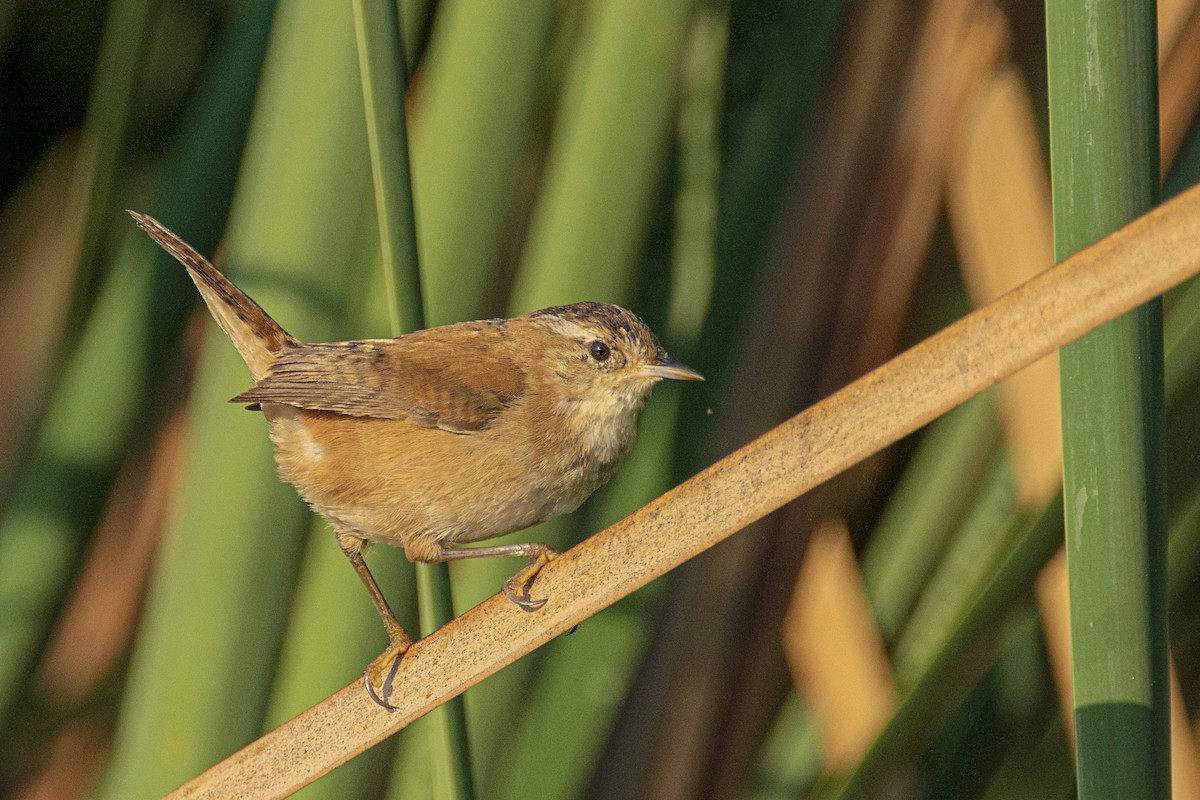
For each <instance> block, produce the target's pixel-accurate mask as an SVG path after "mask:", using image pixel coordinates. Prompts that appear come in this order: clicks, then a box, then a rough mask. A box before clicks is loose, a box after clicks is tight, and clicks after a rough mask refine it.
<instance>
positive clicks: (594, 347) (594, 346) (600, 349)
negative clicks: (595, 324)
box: [588, 341, 610, 361]
mask: <svg viewBox="0 0 1200 800" xmlns="http://www.w3.org/2000/svg"><path fill="white" fill-rule="evenodd" d="M588 352H589V353H591V354H592V358H594V359H596V360H597V361H607V360H608V356H609V355H610V353H609V350H608V345H606V344H605V343H604V342H599V341H596V342H592V343H591V344H589V345H588Z"/></svg>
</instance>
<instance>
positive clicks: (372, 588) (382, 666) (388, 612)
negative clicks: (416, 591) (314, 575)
mask: <svg viewBox="0 0 1200 800" xmlns="http://www.w3.org/2000/svg"><path fill="white" fill-rule="evenodd" d="M334 533H335V534H336V535H337V540H338V544H339V545H341V548H342V552H343V553H345V554H346V557H347V558H348V559H350V566H352V567H354V571H355V572H357V573H358V577H359V579H360V580H362V582H363V585H364V586H366V587H367V593H368V594H369V595H370V596H371V602H372V603H374V604H375V610H376V611H378V612H379V618H380V619H382V620H383V627H384V629H385V630H386V631H387V635H388V639H389V640H390V642H391V643H390V644H389V645H388V648H387V650H384V651H383V654H382V655H380V656H379V658H377V659H375V660H374V661H372V662H371V663H370V664H369V665H368V666H367V669H366V671H365V672H364V673H363V684H364V685H365V686H366V689H367V694H368V695H370V696H371V699H372V700H374V701H375V702H376V703H378V704H379V705H380V706H382V707H383V708H385V709H387V710H388V711H392V712H394V711H395V710H396V707H395V706H394V705H392V704H391V703H390V702H389V700H390V698H391V695H392V681H393V680H395V678H396V670H398V669H399V668H400V660H401V659H402V658H404V654H405V653H406V652H408V648H409V647H411V646H412V639H410V638H409V637H408V634H407V633H405V631H404V628H403V626H401V625H400V622H399V621H398V620H397V619H396V615H395V614H394V613H393V612H392V608H391V606H389V605H388V602H387V598H386V597H384V596H383V592H382V591H380V589H379V584H378V583H376V582H375V577H374V576H373V575H372V574H371V570H369V569H367V562H366V561H364V560H363V556H362V549H363V545H364V544H366V542H365V541H364V540H363V539H362V538H361V537H359V536H355V535H354V534H351V533H347V532H346V531H342V530H335V531H334Z"/></svg>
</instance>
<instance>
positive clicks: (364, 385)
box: [129, 211, 703, 710]
mask: <svg viewBox="0 0 1200 800" xmlns="http://www.w3.org/2000/svg"><path fill="white" fill-rule="evenodd" d="M129 213H130V214H131V215H132V216H133V218H134V220H135V221H136V222H137V224H138V225H139V226H140V227H141V228H142V230H144V231H145V232H146V233H148V234H149V235H150V237H151V238H153V239H154V241H156V242H158V244H159V245H161V246H162V247H163V249H165V250H166V251H167V252H168V253H170V254H171V255H173V256H174V257H175V258H176V259H178V260H179V262H180V263H181V264H183V266H184V267H186V268H187V271H188V274H189V275H191V278H192V280H193V281H194V282H195V284H196V287H197V288H198V289H199V290H200V295H201V296H202V297H203V298H204V302H205V304H206V305H207V306H208V310H209V311H210V312H211V313H212V315H213V317H214V318H215V319H216V321H217V324H219V325H220V326H221V328H222V330H224V331H225V333H226V334H227V335H228V336H229V338H230V340H232V342H233V345H234V347H236V348H237V351H238V353H240V354H241V356H242V359H243V360H244V361H245V362H246V366H248V367H249V368H250V374H251V375H252V376H253V378H254V382H255V383H254V387H253V388H251V389H249V390H248V391H245V392H242V393H241V394H239V395H238V396H237V397H234V398H233V399H232V400H231V401H230V402H235V403H247V404H249V405H250V407H251V408H252V409H258V410H261V411H262V414H263V416H264V417H266V419H267V423H268V425H269V427H270V435H271V440H272V441H273V442H274V443H275V461H276V463H277V464H278V466H279V474H280V476H281V477H282V478H283V479H284V480H286V481H288V482H289V483H291V484H292V485H293V486H295V487H296V490H297V491H298V492H299V493H300V496H301V497H303V498H304V499H305V500H306V501H308V504H309V505H310V506H312V508H313V510H315V511H316V512H318V513H319V514H321V515H322V516H324V517H325V518H326V519H327V520H329V522H330V524H331V525H332V526H333V531H334V533H335V534H336V536H337V540H338V544H340V545H341V548H342V551H343V552H344V553H345V554H346V556H347V557H348V558H349V559H350V563H351V565H352V566H353V567H354V570H355V572H357V573H358V576H359V578H361V579H362V582H363V584H364V585H365V586H366V587H367V591H368V592H369V593H370V595H371V601H372V602H373V603H374V604H375V608H376V610H377V611H378V612H379V616H380V617H381V618H382V619H383V624H384V627H385V628H386V629H387V634H388V637H389V639H390V641H391V644H390V646H389V647H388V649H387V650H386V651H385V652H384V654H383V655H381V656H380V657H379V658H378V659H376V660H375V661H374V662H372V664H371V666H370V667H368V668H367V671H366V673H365V675H364V682H365V684H366V688H367V691H368V692H369V693H370V694H371V697H372V698H373V699H374V700H375V701H376V702H377V703H379V704H380V705H381V706H383V707H384V708H387V709H389V710H392V709H393V707H392V706H391V704H390V703H389V702H388V697H389V695H390V692H391V678H392V676H394V675H395V668H396V665H398V664H399V659H400V658H401V656H403V654H404V652H405V651H406V650H407V649H408V647H409V645H410V644H411V642H412V640H411V639H409V637H408V634H406V633H405V632H404V629H403V628H402V627H401V626H400V623H399V622H397V620H396V616H395V614H393V613H392V610H391V608H390V607H389V606H388V604H387V600H386V599H385V598H384V596H383V593H382V592H381V591H380V590H379V586H378V584H376V583H375V579H374V578H373V577H372V576H371V572H370V570H369V569H367V565H366V562H365V561H364V560H363V555H362V551H363V547H364V546H365V545H366V544H367V543H368V542H381V543H383V544H389V545H394V546H400V547H403V548H404V552H405V555H407V556H408V558H409V559H410V560H412V561H423V562H437V561H450V560H452V559H459V558H478V557H481V556H515V557H520V558H526V559H529V560H530V563H529V564H528V565H527V566H525V567H524V568H523V569H521V570H520V571H519V572H517V573H516V574H515V575H514V576H513V577H512V578H510V579H509V580H507V581H506V582H505V583H504V587H503V588H504V593H505V594H506V595H507V596H508V597H509V598H510V599H511V600H512V601H513V602H515V603H517V604H518V605H519V606H521V607H522V608H524V609H526V610H529V611H535V610H537V609H538V608H540V607H541V606H542V605H543V604H544V603H545V602H546V601H545V600H544V599H539V600H535V599H533V598H531V597H530V594H529V588H530V585H531V583H532V581H533V579H534V577H535V576H536V575H537V572H538V570H540V569H541V568H542V566H544V565H545V564H546V563H548V562H549V561H550V560H551V559H552V558H554V556H555V552H554V550H552V549H551V548H550V547H548V546H546V545H544V544H532V543H531V544H504V545H494V546H490V547H473V548H459V547H457V546H458V545H462V544H469V543H472V542H478V541H481V540H484V539H490V538H492V537H495V536H501V535H503V534H506V533H511V532H513V531H517V530H520V529H522V528H526V527H528V526H530V525H532V524H534V523H535V522H540V521H541V520H544V519H549V518H550V517H556V516H559V515H560V514H566V513H568V512H570V511H574V510H575V509H576V508H578V507H579V505H580V504H581V503H582V502H583V501H584V500H586V499H587V498H588V496H590V495H591V494H592V492H594V491H595V490H596V489H597V488H599V487H600V486H601V485H603V484H604V483H605V482H606V481H608V479H609V478H611V477H612V475H613V473H614V472H615V471H616V469H617V467H618V466H620V464H621V461H622V460H623V459H624V458H625V454H626V453H628V452H629V449H630V448H631V447H632V446H633V442H634V439H635V437H636V435H637V418H638V414H639V413H640V412H641V410H642V406H643V405H644V404H645V402H646V399H647V398H648V397H649V396H650V392H651V390H652V389H653V388H654V385H655V384H656V383H658V381H660V380H662V379H663V378H675V379H679V380H703V378H702V377H701V375H700V373H698V372H696V371H695V370H694V369H692V368H691V367H688V366H685V365H683V364H680V363H679V362H677V361H673V360H671V359H670V358H668V357H667V354H666V352H665V351H664V350H663V348H662V345H660V344H659V343H658V339H657V338H656V337H655V335H654V333H653V332H652V331H651V330H650V329H649V328H648V327H647V326H646V324H645V323H644V322H642V321H641V320H640V319H638V317H637V316H635V315H634V314H633V313H631V312H629V311H626V310H625V309H623V308H620V307H619V306H614V305H609V304H607V303H593V302H585V303H573V304H571V305H566V306H556V307H554V308H546V309H542V310H541V311H535V312H533V313H532V314H526V315H524V316H520V317H514V318H513V319H491V320H481V321H478V322H460V323H457V324H454V325H445V326H443V327H440V328H430V329H428V330H422V331H417V332H415V333H410V334H407V335H405V336H400V337H398V338H395V339H363V340H357V341H349V342H335V343H332V344H305V343H304V342H300V341H298V340H296V339H294V338H292V337H291V336H290V335H288V334H287V333H286V332H285V331H284V330H283V328H281V327H280V326H279V325H278V324H277V323H276V322H275V320H273V319H271V317H270V316H268V315H267V313H266V312H265V311H263V309H262V308H261V307H260V306H259V305H258V304H257V303H255V302H254V301H253V300H251V299H250V297H249V296H247V295H246V294H245V293H244V292H242V291H241V290H240V289H238V288H237V287H236V286H234V285H233V283H231V282H230V281H229V280H228V279H227V278H226V277H225V276H224V275H222V274H221V273H220V272H219V271H217V269H216V268H215V267H214V266H213V265H212V264H210V263H209V262H208V261H207V260H206V259H204V258H203V257H202V256H201V255H200V254H199V253H197V252H196V251H195V250H193V249H192V248H191V247H190V246H189V245H188V244H187V243H186V242H184V241H183V240H182V239H180V238H179V237H178V236H176V235H175V234H173V233H172V232H171V231H169V230H167V229H166V228H165V227H163V226H162V225H161V224H160V223H159V222H158V221H157V220H155V219H153V218H151V217H148V216H146V215H144V214H138V213H136V212H132V211H131V212H129Z"/></svg>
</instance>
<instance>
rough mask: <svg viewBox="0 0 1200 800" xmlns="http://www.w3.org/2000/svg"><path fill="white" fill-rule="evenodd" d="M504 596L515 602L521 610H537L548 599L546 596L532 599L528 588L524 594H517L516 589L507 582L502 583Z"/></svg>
mask: <svg viewBox="0 0 1200 800" xmlns="http://www.w3.org/2000/svg"><path fill="white" fill-rule="evenodd" d="M526 586H528V584H526ZM504 596H505V597H507V598H508V599H509V600H512V601H513V602H514V603H516V604H517V605H518V606H519V607H520V608H521V610H522V611H537V610H538V609H539V608H541V607H542V606H544V605H546V601H547V600H548V599H549V598H547V597H543V598H541V599H538V600H534V599H533V598H532V597H530V596H529V589H525V593H524V594H517V592H516V590H515V589H514V588H513V587H512V586H509V585H508V584H507V583H505V584H504Z"/></svg>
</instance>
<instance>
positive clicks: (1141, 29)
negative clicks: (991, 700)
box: [1046, 0, 1170, 798]
mask: <svg viewBox="0 0 1200 800" xmlns="http://www.w3.org/2000/svg"><path fill="white" fill-rule="evenodd" d="M1155 25H1156V21H1155V8H1154V5H1153V4H1151V3H1143V2H1137V0H1116V2H1112V3H1100V4H1085V3H1075V2H1071V0H1047V3H1046V38H1047V50H1048V72H1049V97H1050V152H1051V171H1052V184H1053V198H1054V239H1055V255H1056V257H1057V258H1058V259H1063V258H1065V257H1067V256H1068V255H1070V254H1072V253H1074V252H1075V251H1076V250H1079V249H1080V248H1082V247H1084V246H1086V245H1088V244H1090V243H1092V242H1094V241H1096V240H1097V239H1100V238H1101V237H1102V236H1104V235H1105V234H1107V233H1109V232H1111V231H1113V230H1115V229H1116V228H1117V227H1119V226H1121V225H1122V224H1124V223H1126V222H1128V221H1129V220H1131V219H1133V218H1134V217H1135V216H1137V215H1138V214H1140V213H1142V212H1143V211H1145V210H1146V209H1148V208H1150V207H1151V206H1152V205H1153V204H1154V203H1155V202H1156V200H1157V196H1158V175H1159V163H1158V162H1159V155H1158V129H1157V121H1158V96H1157V71H1156V70H1157V68H1156V52H1155V38H1156V31H1155ZM1060 364H1061V370H1062V377H1061V380H1062V403H1063V461H1064V465H1063V472H1064V489H1063V491H1064V503H1063V505H1064V507H1065V519H1066V541H1067V564H1068V573H1069V583H1070V595H1071V648H1072V662H1073V679H1074V705H1075V730H1076V759H1077V760H1076V773H1077V777H1078V783H1079V796H1080V797H1081V798H1101V797H1102V798H1107V797H1168V796H1169V795H1170V765H1169V750H1168V735H1169V734H1168V730H1169V729H1168V723H1169V713H1168V683H1167V642H1166V596H1165V570H1166V533H1165V522H1164V510H1163V504H1164V491H1163V485H1162V475H1161V463H1160V449H1161V444H1162V427H1163V408H1162V407H1163V363H1162V306H1161V301H1160V300H1154V301H1151V302H1150V303H1148V304H1146V305H1145V306H1143V307H1141V308H1139V309H1136V310H1135V311H1133V312H1131V313H1130V314H1127V315H1126V316H1124V317H1121V318H1119V319H1117V320H1114V321H1113V322H1111V323H1109V324H1108V325H1105V326H1104V327H1102V328H1100V329H1098V330H1096V331H1094V332H1093V333H1091V334H1089V335H1087V336H1085V337H1083V338H1082V339H1080V340H1079V341H1077V342H1075V343H1073V344H1071V345H1068V346H1067V347H1064V348H1063V349H1062V351H1061V354H1060Z"/></svg>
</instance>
